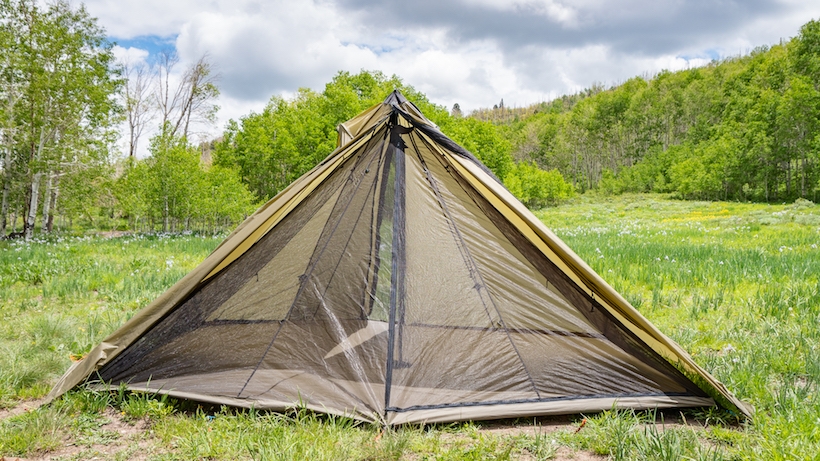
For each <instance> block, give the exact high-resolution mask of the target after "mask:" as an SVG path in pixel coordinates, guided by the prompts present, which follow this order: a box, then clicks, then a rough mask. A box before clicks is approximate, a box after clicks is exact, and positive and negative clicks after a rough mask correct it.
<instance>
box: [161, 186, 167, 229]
mask: <svg viewBox="0 0 820 461" xmlns="http://www.w3.org/2000/svg"><path fill="white" fill-rule="evenodd" d="M164 205H165V208H164V209H163V210H162V232H168V196H167V195H166V196H165V203H164Z"/></svg>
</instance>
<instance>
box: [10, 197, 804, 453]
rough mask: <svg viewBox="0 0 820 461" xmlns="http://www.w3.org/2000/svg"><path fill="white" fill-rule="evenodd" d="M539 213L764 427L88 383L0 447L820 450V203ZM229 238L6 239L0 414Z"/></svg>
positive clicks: (600, 204) (622, 206)
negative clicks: (282, 402)
mask: <svg viewBox="0 0 820 461" xmlns="http://www.w3.org/2000/svg"><path fill="white" fill-rule="evenodd" d="M536 215H537V216H538V217H539V218H540V219H542V220H543V221H544V222H545V223H546V224H547V226H548V227H550V228H551V229H552V230H553V231H555V232H556V233H557V234H558V235H559V236H560V237H561V238H562V239H563V240H564V241H565V242H567V243H568V244H569V245H570V247H571V248H573V249H574V250H575V251H576V252H577V253H578V254H579V255H580V256H581V257H582V258H583V259H584V260H586V261H587V262H588V263H589V264H590V265H591V266H592V267H593V268H594V269H595V270H596V271H597V272H598V273H600V274H601V275H602V276H603V277H604V279H606V280H607V281H608V282H609V283H610V284H612V285H613V286H614V287H615V288H616V289H617V290H618V291H619V292H621V293H622V294H623V295H624V296H625V297H626V298H627V299H628V300H629V301H630V302H631V303H632V304H633V305H634V306H635V307H636V308H637V309H638V310H640V311H641V312H642V313H643V314H644V315H645V316H646V317H648V318H649V319H650V320H651V321H652V322H653V323H654V324H655V325H657V326H658V327H659V328H660V329H661V331H664V332H665V333H667V334H668V335H669V336H671V337H672V338H673V339H675V340H676V341H678V342H679V343H680V344H681V345H682V346H683V347H684V348H685V349H686V350H688V351H689V352H690V353H691V354H692V355H693V357H694V359H695V361H697V362H698V363H699V364H700V365H701V366H703V367H704V368H706V369H707V370H709V372H711V373H712V374H714V375H715V376H716V377H717V378H718V379H719V380H721V381H722V382H723V383H725V384H726V385H727V387H728V388H729V389H730V390H732V391H733V392H734V393H735V394H736V395H737V396H738V397H740V398H741V399H743V400H746V401H748V402H750V403H752V404H753V405H754V406H755V408H756V410H757V412H756V414H755V416H754V419H753V420H752V421H751V422H749V423H748V424H745V425H742V426H734V425H732V424H730V423H731V420H732V417H731V415H727V414H726V413H725V412H721V411H717V410H699V411H692V412H687V413H685V417H686V418H687V421H688V424H681V422H680V421H677V422H675V423H674V424H669V423H667V422H666V421H664V420H665V419H667V420H668V419H669V418H670V417H671V418H672V419H676V418H675V417H674V416H675V415H666V416H663V415H655V414H654V413H651V412H650V413H647V412H643V413H641V412H627V411H615V410H613V411H608V412H603V413H601V414H598V415H587V422H586V423H585V425H584V427H583V428H582V429H581V430H579V431H578V432H577V433H576V432H575V428H576V427H577V426H578V424H577V423H576V424H574V425H571V426H569V427H566V428H563V429H560V430H557V431H539V430H535V431H534V432H520V431H519V432H513V433H506V434H499V433H494V432H492V431H488V430H486V429H487V427H486V426H485V425H482V424H479V423H464V424H456V425H444V426H426V427H416V426H408V427H401V428H396V429H391V430H389V431H386V432H384V433H382V430H381V428H379V427H375V426H370V425H363V424H359V423H355V422H353V421H351V420H347V419H344V418H331V417H325V416H321V415H315V414H313V413H310V412H305V411H294V412H293V413H291V414H287V415H282V414H275V413H258V412H249V411H235V410H231V409H227V408H224V409H223V408H216V409H202V408H197V407H191V406H190V403H185V402H178V401H175V400H173V399H165V398H159V397H155V396H151V395H145V394H130V393H125V392H121V391H120V390H118V389H115V390H113V391H111V392H100V391H91V390H78V391H73V392H71V393H70V394H69V395H67V396H66V397H64V398H63V399H61V400H59V401H58V402H55V404H52V405H50V406H48V407H44V408H40V409H38V410H35V411H30V412H24V413H22V414H18V415H15V416H12V417H8V418H5V419H3V420H0V456H6V455H7V456H26V457H31V456H37V455H42V454H45V453H53V452H54V450H58V449H60V447H61V446H62V445H64V444H65V443H66V441H67V440H69V441H71V442H72V443H74V444H75V446H76V447H77V449H78V450H80V451H76V452H74V454H72V455H70V456H69V455H66V456H67V457H66V459H69V458H70V457H71V456H74V457H75V458H72V459H83V458H84V457H85V458H88V457H92V456H96V455H94V453H96V452H95V451H94V450H102V449H103V448H105V447H108V448H106V449H107V450H109V451H108V452H106V453H107V454H106V455H105V456H103V457H107V458H111V459H128V458H130V457H132V456H137V455H139V456H142V457H147V458H149V459H199V458H209V459H294V458H311V459H399V458H407V459H438V460H442V459H539V460H540V459H554V458H556V457H560V456H562V455H561V453H564V452H565V451H566V450H569V451H572V450H586V451H590V452H593V453H598V454H601V455H604V456H608V457H610V458H611V459H661V460H663V459H695V460H734V459H767V460H768V459H772V460H779V459H782V460H786V459H818V455H817V453H820V397H818V383H820V351H819V350H818V348H820V248H818V247H820V206H816V205H814V204H811V203H810V202H804V201H798V202H797V203H793V204H782V205H760V204H739V203H727V202H683V201H675V200H669V199H667V198H665V197H662V196H658V195H635V196H622V197H617V198H606V197H593V196H581V197H578V198H577V199H575V200H574V201H573V202H572V203H570V204H567V205H563V206H561V207H558V208H551V209H546V210H541V211H538V212H536ZM221 238H222V237H221V236H219V237H209V236H205V237H203V236H197V235H146V236H123V237H117V238H111V239H104V238H100V237H67V236H62V237H59V236H58V237H49V238H47V239H44V240H38V241H33V242H0V319H2V322H0V411H2V408H12V407H15V406H18V405H19V404H20V402H22V401H25V400H29V399H35V398H39V397H42V396H43V395H45V394H46V393H47V392H48V390H49V388H50V386H51V385H52V384H53V382H54V381H55V380H56V378H57V377H58V376H59V375H60V374H61V373H62V372H63V371H64V370H65V369H66V368H67V367H68V366H69V365H70V363H71V360H72V359H71V357H74V358H75V359H76V358H77V357H81V356H82V355H83V354H85V353H87V352H88V350H90V348H91V347H92V346H93V345H94V344H96V343H97V342H99V341H100V340H101V339H102V338H104V337H105V336H106V335H107V334H108V333H110V332H111V331H113V330H114V329H115V328H117V327H118V326H119V325H121V324H122V323H123V322H124V321H125V320H126V319H127V318H129V317H130V316H131V315H133V313H134V312H135V311H136V310H138V309H139V308H140V307H142V306H144V305H146V304H147V303H148V302H150V301H151V300H152V299H154V298H155V297H156V296H158V295H159V294H160V293H161V292H162V291H164V290H165V289H166V288H167V287H169V286H170V285H171V284H173V283H174V282H175V281H176V280H178V279H179V278H181V277H182V276H183V275H184V274H185V273H187V272H188V271H190V270H191V269H192V268H193V267H194V266H195V265H196V264H197V263H198V262H199V261H201V260H202V259H203V258H204V257H205V256H206V255H207V254H208V253H209V252H210V251H211V250H212V249H213V248H214V247H215V246H216V245H217V244H218V243H219V241H220V240H221ZM577 418H578V419H579V420H580V418H581V416H578V417H577ZM115 420H117V421H121V423H122V424H126V425H130V426H133V427H134V428H138V430H137V432H138V433H139V438H138V439H135V440H136V442H135V441H134V440H131V439H128V440H127V441H126V440H124V438H123V436H119V435H117V434H118V432H116V431H114V430H112V429H111V425H112V424H114V423H115V422H116V421H115ZM527 423H529V424H531V423H532V422H531V421H528V422H527ZM137 442H138V443H139V444H140V445H139V447H142V448H140V449H139V450H138V451H135V450H136V449H135V448H134V447H135V446H137V445H134V444H135V443H137ZM118 444H119V445H118ZM120 445H121V446H120ZM116 447H119V448H116ZM115 448H116V449H115ZM120 448H121V449H120ZM112 450H113V451H112Z"/></svg>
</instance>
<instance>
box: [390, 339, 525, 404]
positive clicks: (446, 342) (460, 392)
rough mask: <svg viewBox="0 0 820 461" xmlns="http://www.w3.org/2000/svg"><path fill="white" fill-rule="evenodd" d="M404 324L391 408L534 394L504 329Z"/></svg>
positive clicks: (472, 401)
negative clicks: (500, 394) (502, 395)
mask: <svg viewBox="0 0 820 461" xmlns="http://www.w3.org/2000/svg"><path fill="white" fill-rule="evenodd" d="M403 328H404V339H403V341H402V343H401V345H397V346H396V347H397V348H399V347H400V348H401V355H400V358H401V362H397V366H396V367H395V368H394V369H393V376H392V387H391V391H390V402H389V406H390V408H408V407H413V406H418V405H443V404H467V403H475V402H482V401H484V400H486V399H495V398H498V397H497V396H496V394H498V393H504V394H506V395H505V398H508V399H533V398H537V397H538V393H537V392H536V391H535V389H534V388H533V385H532V381H531V379H530V377H529V375H528V374H527V371H526V369H525V368H524V367H523V365H522V363H521V360H520V359H519V358H518V356H517V355H516V353H515V351H514V350H513V349H512V347H511V345H510V342H509V340H508V338H507V335H506V333H505V332H503V331H501V330H498V329H483V328H448V327H436V326H429V325H416V324H407V325H405V326H404V327H403ZM396 356H397V357H398V354H396ZM419 390H426V391H425V392H419Z"/></svg>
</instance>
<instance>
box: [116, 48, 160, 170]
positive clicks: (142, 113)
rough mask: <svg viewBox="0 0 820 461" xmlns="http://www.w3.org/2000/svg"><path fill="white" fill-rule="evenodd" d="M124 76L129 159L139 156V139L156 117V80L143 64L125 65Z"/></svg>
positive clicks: (124, 106) (124, 104) (124, 102)
mask: <svg viewBox="0 0 820 461" xmlns="http://www.w3.org/2000/svg"><path fill="white" fill-rule="evenodd" d="M123 75H124V77H125V85H124V87H123V89H124V92H125V94H124V95H123V108H124V110H125V122H126V124H127V126H128V157H129V158H134V157H135V156H136V155H137V145H138V143H139V138H140V136H142V132H143V130H144V129H145V127H146V125H148V123H150V122H151V120H153V119H154V116H155V107H154V105H153V104H152V101H151V98H150V96H151V89H152V86H153V84H154V82H155V78H154V74H153V73H152V72H151V69H150V68H149V67H148V66H146V65H145V64H142V63H138V64H131V63H128V62H126V63H124V65H123Z"/></svg>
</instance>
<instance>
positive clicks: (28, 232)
mask: <svg viewBox="0 0 820 461" xmlns="http://www.w3.org/2000/svg"><path fill="white" fill-rule="evenodd" d="M42 175H43V174H42V173H34V176H33V177H32V178H31V186H30V188H29V193H30V195H29V204H28V213H26V216H25V222H24V223H23V237H24V238H25V239H26V240H29V239H31V238H32V237H33V236H34V222H35V219H36V218H37V204H38V203H39V201H40V178H41V177H42Z"/></svg>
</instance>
